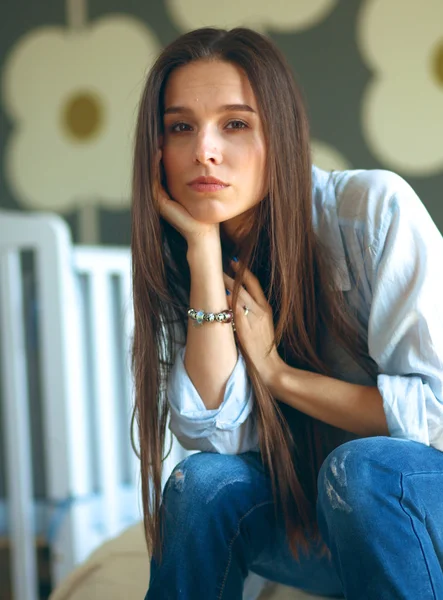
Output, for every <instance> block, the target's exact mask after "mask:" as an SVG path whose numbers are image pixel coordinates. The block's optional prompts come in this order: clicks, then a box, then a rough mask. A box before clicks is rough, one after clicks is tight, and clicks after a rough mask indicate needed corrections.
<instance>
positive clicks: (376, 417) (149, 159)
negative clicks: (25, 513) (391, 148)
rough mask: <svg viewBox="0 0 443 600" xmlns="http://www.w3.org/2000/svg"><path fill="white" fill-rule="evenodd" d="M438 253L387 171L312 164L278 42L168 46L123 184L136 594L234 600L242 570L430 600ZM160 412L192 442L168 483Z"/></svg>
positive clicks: (440, 585) (436, 553)
mask: <svg viewBox="0 0 443 600" xmlns="http://www.w3.org/2000/svg"><path fill="white" fill-rule="evenodd" d="M441 256H443V242H442V237H441V235H440V233H439V232H438V230H437V228H436V226H435V224H434V223H433V221H432V220H431V218H430V216H429V214H428V213H427V211H426V210H425V208H424V206H423V205H422V203H421V202H420V200H419V199H418V198H417V196H416V195H415V194H414V192H413V190H412V189H411V188H410V187H409V185H408V184H407V183H406V182H405V181H404V180H403V179H401V178H400V177H399V176H398V175H395V174H394V173H391V172H388V171H381V170H374V171H365V170H354V171H344V172H332V173H326V172H325V171H322V170H321V169H318V168H316V167H315V166H312V165H311V159H310V147H309V130H308V123H307V119H306V115H305V110H304V108H303V102H302V99H301V97H300V93H299V91H298V89H297V87H296V85H295V83H294V80H293V77H292V75H291V71H290V69H289V67H288V65H287V63H286V62H285V60H284V58H283V56H282V55H281V53H280V52H279V51H278V50H277V48H276V47H275V46H274V45H273V44H272V43H271V42H270V41H269V40H268V39H266V38H265V37H263V36H261V35H259V34H258V33H255V32H253V31H251V30H248V29H244V28H238V29H234V30H231V31H223V30H217V29H212V28H205V29H200V30H197V31H194V32H191V33H188V34H186V35H183V36H181V37H180V38H179V39H178V40H176V41H175V42H174V43H172V44H171V45H170V46H169V47H167V48H166V49H165V50H164V51H163V52H162V54H161V55H160V57H159V58H158V60H157V62H156V63H155V65H154V66H153V68H152V70H151V72H150V74H149V76H148V79H147V82H146V86H145V89H144V93H143V96H142V99H141V104H140V109H139V117H138V123H137V130H136V144H135V155H134V176H133V234H132V259H133V292H134V308H135V333H134V345H133V371H134V377H135V388H136V413H135V414H136V418H137V423H138V428H139V437H140V456H141V473H142V495H143V507H144V522H145V531H146V539H147V544H148V547H149V549H150V551H151V552H152V553H153V554H152V561H151V579H150V585H149V590H148V592H147V596H146V598H147V599H148V600H157V599H160V598H161V599H162V600H166V599H176V598H180V599H192V600H197V599H200V598H201V599H204V600H209V599H222V598H223V599H229V600H232V599H238V598H241V596H242V589H243V585H244V581H245V578H246V576H247V575H248V573H250V572H254V573H257V574H259V575H261V576H263V577H265V578H267V579H269V580H273V581H279V582H281V583H284V584H287V585H291V586H294V587H299V588H302V589H304V590H307V591H310V592H313V593H319V594H323V595H325V596H331V597H343V596H344V597H346V598H352V599H357V598H364V599H365V600H368V599H377V600H380V599H382V598H386V599H387V598H389V599H391V598H414V599H418V598H420V599H421V600H425V599H427V598H443V574H442V566H443V520H442V519H441V512H442V509H443V500H442V498H441V489H442V486H443V453H442V452H441V450H443V418H442V417H443V403H442V398H443V394H442V381H443V364H442V358H441V357H443V327H442V318H441V311H440V306H439V302H440V297H441V291H442V286H441V283H440V282H441V277H440V264H439V263H440V258H441ZM234 258H235V260H233V259H234ZM439 292H440V293H439ZM214 314H217V315H218V316H217V317H214ZM168 415H170V425H169V426H170V428H171V430H172V432H173V433H174V434H175V435H176V436H177V438H178V439H179V440H180V442H181V443H182V444H183V445H184V446H185V447H186V448H189V449H194V450H200V451H201V452H199V453H195V454H193V455H191V456H190V457H188V458H187V459H186V460H185V461H183V462H182V463H181V464H179V465H177V467H176V468H175V470H174V472H173V474H172V475H171V477H170V479H169V481H168V483H167V485H166V486H165V489H164V490H163V496H162V490H161V466H162V458H163V457H164V454H165V448H164V445H165V444H164V438H165V429H166V424H167V418H168ZM411 565H412V568H411Z"/></svg>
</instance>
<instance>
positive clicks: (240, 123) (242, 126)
mask: <svg viewBox="0 0 443 600" xmlns="http://www.w3.org/2000/svg"><path fill="white" fill-rule="evenodd" d="M230 125H232V127H230ZM226 127H227V129H246V128H247V127H248V126H247V124H246V123H244V122H243V121H238V120H235V121H229V123H228V124H227V126H226Z"/></svg>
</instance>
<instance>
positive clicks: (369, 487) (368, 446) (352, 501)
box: [318, 437, 389, 518]
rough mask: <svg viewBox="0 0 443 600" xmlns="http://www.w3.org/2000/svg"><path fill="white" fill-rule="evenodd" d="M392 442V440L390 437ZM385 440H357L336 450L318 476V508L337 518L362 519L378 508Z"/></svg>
mask: <svg viewBox="0 0 443 600" xmlns="http://www.w3.org/2000/svg"><path fill="white" fill-rule="evenodd" d="M386 439H389V438H386ZM384 440H385V438H380V437H373V438H364V439H358V440H353V441H351V442H347V443H346V444H343V445H342V446H339V447H338V448H336V449H335V450H334V451H333V452H331V454H329V456H328V457H327V458H326V460H325V462H324V463H323V465H322V467H321V469H320V472H319V476H318V506H319V508H320V510H321V511H322V512H323V514H326V515H328V514H329V515H331V516H332V515H334V516H335V517H338V518H340V517H345V516H346V517H347V518H352V516H353V515H354V516H356V515H359V517H362V516H363V515H364V514H366V513H367V511H368V510H371V509H372V508H373V507H374V502H373V500H374V494H375V493H377V489H378V488H379V486H380V484H381V481H380V479H381V478H382V477H383V473H382V471H383V469H379V468H377V465H378V466H380V461H379V460H378V457H379V456H380V454H381V453H382V452H383V447H384Z"/></svg>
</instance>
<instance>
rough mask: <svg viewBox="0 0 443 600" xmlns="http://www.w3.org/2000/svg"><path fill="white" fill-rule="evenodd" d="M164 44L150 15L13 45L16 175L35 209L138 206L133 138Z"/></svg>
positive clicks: (9, 164)
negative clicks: (133, 200) (133, 194)
mask: <svg viewBox="0 0 443 600" xmlns="http://www.w3.org/2000/svg"><path fill="white" fill-rule="evenodd" d="M159 50H160V44H159V43H158V41H157V39H156V37H155V35H154V34H153V33H152V32H151V31H150V30H149V29H148V28H147V27H146V26H145V25H144V24H143V23H141V22H140V21H138V20H137V19H135V18H131V17H126V16H117V15H115V16H110V17H105V18H102V19H100V20H98V21H95V22H93V23H92V24H87V25H86V26H85V27H83V28H80V29H69V28H63V27H43V28H40V29H37V30H33V31H31V32H30V33H29V34H27V35H26V36H24V37H23V38H21V39H20V40H19V41H18V43H17V44H16V45H15V46H14V47H13V48H12V50H11V52H10V54H9V56H8V58H7V61H6V64H5V69H4V78H3V101H4V105H5V108H6V110H7V112H8V113H9V115H10V117H11V118H12V120H13V123H14V129H13V131H12V133H11V135H10V137H9V139H8V142H7V148H6V165H5V166H6V177H7V180H8V184H9V186H10V188H11V190H12V191H13V193H14V195H15V196H16V197H17V199H18V200H19V201H20V202H21V204H22V205H23V206H25V207H27V208H30V209H33V210H36V209H44V210H55V211H57V212H65V211H68V210H71V209H75V208H81V207H82V206H84V205H87V204H90V203H91V202H93V203H98V204H101V205H106V206H109V207H111V208H112V207H119V208H120V207H122V206H128V205H129V201H130V179H131V161H132V138H133V130H134V126H135V119H136V112H137V106H138V102H139V99H140V93H141V89H142V85H143V83H144V78H145V74H146V72H147V70H148V68H149V67H150V65H151V63H152V61H153V60H154V59H155V57H156V55H157V53H158V51H159Z"/></svg>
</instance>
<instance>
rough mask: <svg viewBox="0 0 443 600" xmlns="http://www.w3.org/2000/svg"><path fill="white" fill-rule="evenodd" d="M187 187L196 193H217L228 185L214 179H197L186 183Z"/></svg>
mask: <svg viewBox="0 0 443 600" xmlns="http://www.w3.org/2000/svg"><path fill="white" fill-rule="evenodd" d="M188 185H189V187H190V188H192V189H193V190H194V191H196V192H218V191H221V190H224V189H225V188H227V187H229V184H228V183H225V182H224V181H221V180H220V179H217V178H216V177H197V178H196V179H193V180H192V181H191V182H190V183H188Z"/></svg>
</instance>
